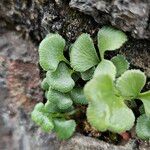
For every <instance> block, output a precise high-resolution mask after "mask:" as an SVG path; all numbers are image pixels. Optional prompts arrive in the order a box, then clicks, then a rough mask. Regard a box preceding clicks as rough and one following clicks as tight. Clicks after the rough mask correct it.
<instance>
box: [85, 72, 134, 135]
mask: <svg viewBox="0 0 150 150" xmlns="http://www.w3.org/2000/svg"><path fill="white" fill-rule="evenodd" d="M84 91H85V95H86V97H87V99H88V100H89V106H88V110H87V118H88V121H89V122H90V123H91V124H92V126H94V127H95V128H96V129H98V130H99V131H106V130H110V131H112V132H117V133H121V132H124V131H126V130H129V129H130V128H131V127H132V126H133V124H134V120H135V118H134V115H133V112H132V111H131V110H130V109H129V108H128V107H127V106H126V105H125V103H124V101H123V99H122V98H121V97H118V96H116V95H115V86H114V84H113V80H112V77H111V76H110V75H109V74H101V75H99V76H97V77H95V78H93V79H92V80H91V81H89V82H88V83H87V84H86V85H85V87H84ZM124 120H126V121H124Z"/></svg>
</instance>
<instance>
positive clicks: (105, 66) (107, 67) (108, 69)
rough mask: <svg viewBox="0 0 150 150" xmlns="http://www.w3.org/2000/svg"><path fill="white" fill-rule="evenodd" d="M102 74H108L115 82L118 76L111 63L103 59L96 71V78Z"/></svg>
mask: <svg viewBox="0 0 150 150" xmlns="http://www.w3.org/2000/svg"><path fill="white" fill-rule="evenodd" d="M101 74H108V75H110V76H111V77H112V79H113V80H114V79H115V76H116V67H115V66H114V64H113V63H112V62H111V61H109V60H105V59H103V60H102V61H101V62H100V63H99V64H98V66H97V67H96V69H95V72H94V78H95V77H97V76H99V75H101Z"/></svg>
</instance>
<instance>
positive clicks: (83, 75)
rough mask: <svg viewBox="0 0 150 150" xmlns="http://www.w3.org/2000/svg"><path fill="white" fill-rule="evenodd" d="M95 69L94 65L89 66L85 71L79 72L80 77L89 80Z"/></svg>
mask: <svg viewBox="0 0 150 150" xmlns="http://www.w3.org/2000/svg"><path fill="white" fill-rule="evenodd" d="M94 71H95V67H92V68H90V69H89V70H87V71H85V72H81V78H82V80H84V81H87V80H90V79H92V77H93V74H94Z"/></svg>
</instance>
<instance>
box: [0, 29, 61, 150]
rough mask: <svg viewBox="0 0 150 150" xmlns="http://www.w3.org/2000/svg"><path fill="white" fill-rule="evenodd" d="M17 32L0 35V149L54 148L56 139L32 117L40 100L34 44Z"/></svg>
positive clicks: (39, 149) (40, 92)
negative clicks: (44, 130) (35, 123)
mask: <svg viewBox="0 0 150 150" xmlns="http://www.w3.org/2000/svg"><path fill="white" fill-rule="evenodd" d="M20 35H21V34H20V33H16V32H12V31H7V32H3V33H2V34H1V37H0V137H1V140H0V149H1V150H32V149H37V150H41V149H43V150H48V149H49V148H50V147H51V149H52V150H56V149H58V147H59V141H58V140H57V139H56V136H55V135H54V134H45V133H43V132H42V131H41V130H40V129H39V128H37V127H36V126H35V125H34V123H33V122H32V121H31V118H30V114H31V111H32V110H33V107H34V105H35V104H36V103H37V102H39V101H42V100H43V95H42V91H41V89H40V86H39V85H40V71H39V69H38V55H37V48H36V47H35V46H34V45H33V44H32V43H31V42H30V41H28V40H27V41H26V40H24V39H23V38H22V37H21V36H20Z"/></svg>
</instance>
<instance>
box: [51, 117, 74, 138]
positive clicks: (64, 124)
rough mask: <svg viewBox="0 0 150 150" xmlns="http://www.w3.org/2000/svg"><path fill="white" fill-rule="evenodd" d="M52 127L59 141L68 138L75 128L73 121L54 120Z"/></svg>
mask: <svg viewBox="0 0 150 150" xmlns="http://www.w3.org/2000/svg"><path fill="white" fill-rule="evenodd" d="M54 125H55V128H54V131H55V132H56V134H57V136H58V137H59V139H61V140H64V139H68V138H70V136H71V135H72V134H73V133H74V131H75V128H76V123H75V121H74V120H64V119H55V120H54Z"/></svg>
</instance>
